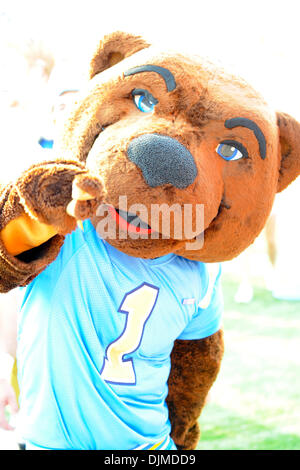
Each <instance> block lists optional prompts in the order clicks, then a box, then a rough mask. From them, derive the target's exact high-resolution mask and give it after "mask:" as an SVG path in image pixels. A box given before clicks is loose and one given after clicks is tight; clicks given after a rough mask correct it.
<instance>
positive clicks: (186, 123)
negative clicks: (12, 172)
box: [0, 33, 300, 449]
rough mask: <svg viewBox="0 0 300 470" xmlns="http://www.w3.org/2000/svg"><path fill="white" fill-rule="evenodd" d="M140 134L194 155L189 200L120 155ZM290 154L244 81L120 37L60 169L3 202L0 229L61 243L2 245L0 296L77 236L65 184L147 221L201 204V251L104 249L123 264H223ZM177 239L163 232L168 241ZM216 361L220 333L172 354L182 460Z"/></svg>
mask: <svg viewBox="0 0 300 470" xmlns="http://www.w3.org/2000/svg"><path fill="white" fill-rule="evenodd" d="M145 64H152V65H153V64H154V65H158V66H160V67H164V68H167V69H169V70H170V71H171V72H172V74H173V75H174V77H175V79H176V84H177V86H176V88H175V89H174V90H172V91H171V92H167V90H166V84H165V82H164V81H163V79H162V77H161V76H159V75H158V74H157V73H155V72H147V73H139V74H136V75H131V76H126V77H125V76H124V73H125V72H126V71H128V70H129V69H130V68H132V67H137V66H139V65H145ZM134 88H144V89H147V90H149V91H150V92H151V93H152V94H153V96H154V97H155V98H156V99H157V100H158V104H157V106H156V108H155V112H154V113H153V114H150V115H148V114H146V115H144V114H143V113H141V112H140V111H138V110H137V108H136V107H135V105H134V104H133V101H132V96H131V92H132V90H133V89H134ZM234 117H244V118H248V119H251V120H253V121H255V122H256V124H257V125H259V127H260V129H261V130H262V132H263V133H264V136H265V139H266V147H267V148H266V153H267V155H266V158H265V159H264V160H263V159H262V158H261V155H260V151H259V146H258V142H257V139H256V138H255V135H254V133H253V132H252V131H251V130H249V129H247V128H244V127H239V128H234V129H231V130H230V129H227V128H226V127H225V120H226V119H231V118H234ZM149 133H150V134H151V133H152V134H160V135H164V136H166V135H167V136H169V137H171V138H173V139H177V140H178V141H179V142H180V143H181V144H182V145H184V146H185V147H186V149H188V150H189V151H190V153H191V154H192V155H193V158H194V160H195V163H196V166H197V170H198V176H197V178H196V180H195V181H194V182H193V183H192V184H190V185H189V186H188V187H187V188H185V189H178V188H177V187H172V186H171V185H170V184H166V185H161V186H157V187H150V186H148V185H147V183H146V181H145V179H144V177H143V174H142V172H141V170H140V169H139V168H138V166H136V165H135V164H134V163H133V162H132V161H130V160H129V158H128V156H127V148H128V145H129V143H130V142H131V141H132V140H133V139H135V138H137V137H139V136H142V135H143V134H149ZM224 139H234V140H236V141H238V142H240V143H242V144H243V145H244V146H245V147H246V148H247V150H248V153H249V157H250V158H249V159H243V160H239V161H233V162H226V161H224V160H223V159H222V158H221V157H220V156H219V155H218V154H217V153H216V147H217V145H218V144H219V143H220V142H221V141H222V140H224ZM299 146H300V125H299V123H298V122H296V121H295V120H294V119H293V118H291V117H290V116H288V115H286V114H282V113H277V114H276V113H275V112H274V111H273V110H271V109H270V108H269V107H268V106H267V104H266V103H265V101H264V100H263V98H262V97H261V96H260V95H259V94H258V93H256V92H255V91H254V90H253V89H252V88H251V87H250V86H249V85H248V84H246V83H245V82H244V81H243V80H241V79H239V78H236V77H233V76H231V75H229V74H226V73H225V72H224V71H223V70H221V69H218V68H217V67H215V66H214V65H212V64H211V63H209V62H208V61H206V60H204V59H203V58H201V57H186V56H182V55H180V54H178V53H174V52H161V51H158V50H156V49H154V48H152V47H149V45H148V44H147V43H146V42H145V41H143V40H142V39H141V38H136V37H134V36H131V35H127V34H124V33H114V34H112V35H110V36H107V37H106V38H104V40H103V41H102V42H101V43H100V45H99V46H98V48H97V50H96V52H95V54H94V56H93V58H92V61H91V67H90V81H89V83H88V84H87V87H86V89H85V90H84V91H83V92H82V94H81V97H80V98H79V100H78V105H77V106H76V108H75V109H74V111H73V113H72V114H71V116H70V117H69V119H68V121H67V122H66V125H65V128H64V130H63V134H62V138H61V141H60V145H59V148H60V153H59V154H60V155H61V156H62V157H63V158H64V160H60V161H57V162H48V163H43V164H40V165H36V166H34V167H32V168H31V169H29V170H28V171H27V172H25V173H24V174H23V176H22V177H21V179H20V180H19V181H17V183H16V184H15V185H13V186H10V187H7V188H5V189H4V190H3V191H2V196H1V201H0V209H1V212H0V229H3V228H4V227H6V226H7V224H8V223H9V222H10V221H12V220H14V219H16V218H17V217H19V216H20V214H22V212H23V211H25V212H28V213H30V214H31V215H32V216H33V217H36V218H38V220H40V221H41V222H46V223H48V224H51V225H52V226H54V227H56V229H57V232H58V234H59V235H57V236H56V237H54V238H53V239H51V240H49V241H48V242H46V243H45V244H43V245H41V247H38V248H37V249H36V250H37V251H36V250H31V252H29V253H22V255H21V256H19V257H18V258H16V257H12V256H10V255H9V254H8V253H7V251H6V249H5V247H4V245H3V244H2V245H1V247H0V285H1V289H2V291H6V290H9V289H10V288H13V287H15V286H16V285H20V284H26V283H28V282H30V280H31V279H33V277H34V276H36V275H37V274H39V272H40V271H41V270H42V269H44V268H45V267H46V266H47V264H49V263H50V262H51V261H52V260H53V259H54V258H55V256H56V255H57V254H58V252H59V249H60V247H61V244H62V243H63V236H64V235H65V234H66V233H67V232H69V231H71V230H73V229H74V227H75V219H73V218H72V217H70V216H69V215H67V213H66V208H67V207H68V204H69V202H70V200H71V199H72V184H73V180H74V178H77V180H78V181H80V186H81V189H83V190H84V191H87V192H88V193H90V194H91V195H92V196H93V197H94V198H96V202H97V204H98V203H99V202H100V201H102V200H104V201H105V202H107V203H109V204H112V205H113V206H115V207H118V196H119V195H126V196H127V199H128V205H131V204H133V203H142V204H144V205H145V206H146V207H147V208H148V209H149V208H150V206H151V204H153V203H158V204H162V203H167V204H169V205H171V204H173V203H175V202H176V203H180V204H181V205H183V204H186V203H190V204H192V205H193V207H195V205H196V204H200V203H201V204H204V207H205V214H204V228H205V231H204V246H203V248H202V249H201V250H198V251H192V250H187V249H186V241H188V240H178V239H176V238H175V236H174V237H173V238H172V237H171V239H164V238H163V236H162V233H160V238H159V239H157V240H153V239H148V240H145V239H137V240H133V239H126V240H124V239H120V238H117V239H116V240H114V239H109V240H108V241H109V243H111V244H112V245H114V246H115V247H116V248H118V249H119V250H121V251H124V252H125V253H127V254H128V255H132V256H137V257H142V258H154V257H157V256H162V255H164V254H166V253H170V252H174V253H176V254H178V255H181V256H183V257H186V258H189V259H194V260H198V261H203V262H216V261H224V260H228V259H231V258H233V257H235V256H237V255H238V254H239V253H241V252H242V251H243V250H244V249H245V248H247V247H248V246H249V245H250V244H251V243H252V242H253V240H254V239H255V238H256V236H257V235H258V234H259V232H260V231H261V230H262V228H263V226H264V225H265V223H266V220H267V217H268V215H269V213H270V211H271V207H272V203H273V200H274V196H275V193H276V191H277V190H278V191H281V190H283V189H284V188H285V187H286V186H287V185H288V184H289V183H290V182H291V181H292V180H293V179H295V178H296V177H297V175H298V174H299V172H300V158H299ZM102 187H103V188H104V190H103V191H102ZM95 209H96V204H95V203H92V202H91V201H85V202H83V203H82V202H81V203H78V205H77V206H76V210H75V213H74V215H75V217H77V218H82V219H83V218H86V217H91V218H92V221H93V223H94V224H96V223H97V222H98V221H99V219H98V218H96V216H95ZM193 223H194V219H193ZM150 225H151V224H150ZM175 228H176V227H175V226H174V225H173V226H171V233H175ZM158 230H160V226H159V227H158ZM0 241H1V240H0ZM222 354H223V339H222V333H221V332H219V333H216V334H215V335H213V336H211V337H210V338H206V339H203V340H198V341H177V342H176V343H175V345H174V350H173V352H172V368H171V373H170V378H169V396H168V406H169V410H170V419H171V423H172V436H173V438H174V440H175V442H176V444H177V445H178V446H179V447H180V448H184V449H192V448H195V446H196V444H197V441H198V438H199V429H198V424H197V419H198V416H199V414H200V412H201V409H202V407H203V405H204V403H205V399H206V396H207V393H208V390H209V388H210V387H211V385H212V383H213V382H214V380H215V378H216V376H217V373H218V370H219V367H220V362H221V358H222Z"/></svg>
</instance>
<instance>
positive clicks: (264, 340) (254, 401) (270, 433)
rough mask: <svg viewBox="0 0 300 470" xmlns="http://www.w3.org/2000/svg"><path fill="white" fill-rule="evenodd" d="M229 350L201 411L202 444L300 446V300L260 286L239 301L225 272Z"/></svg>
mask: <svg viewBox="0 0 300 470" xmlns="http://www.w3.org/2000/svg"><path fill="white" fill-rule="evenodd" d="M223 287H224V299H225V315H224V337H225V355H224V359H223V363H222V367H221V371H220V374H219V376H218V378H217V381H216V382H215V384H214V386H213V388H212V390H211V394H210V398H209V402H208V404H207V405H206V407H205V409H204V410H203V412H202V415H201V417H200V426H201V440H200V442H199V445H198V449H207V450H211V449H219V450H220V449H224V450H228V449H232V450H238V449H240V450H245V449H251V450H254V449H255V450H296V449H297V450H300V302H287V301H278V300H275V299H273V297H272V295H271V294H270V293H269V292H268V291H266V290H265V289H263V288H261V287H259V286H254V298H253V301H252V302H251V303H249V304H237V303H235V301H234V294H235V292H236V290H237V287H238V284H237V282H236V281H235V280H234V279H233V278H232V277H230V275H228V274H227V275H224V280H223Z"/></svg>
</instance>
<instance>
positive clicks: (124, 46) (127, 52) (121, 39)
mask: <svg viewBox="0 0 300 470" xmlns="http://www.w3.org/2000/svg"><path fill="white" fill-rule="evenodd" d="M149 46H150V44H148V43H147V42H146V41H145V40H144V39H143V38H141V37H140V36H134V35H132V34H128V33H123V32H121V31H116V32H115V33H112V34H109V35H107V36H104V38H103V39H102V41H100V43H99V44H98V47H97V49H96V51H95V53H94V55H93V57H92V60H91V62H90V71H89V78H90V79H91V78H93V77H94V76H95V75H96V74H97V73H100V72H103V70H105V69H108V68H109V67H112V66H113V65H115V64H117V63H118V62H121V60H123V59H125V58H126V57H129V56H131V55H132V54H135V53H136V52H138V51H140V50H141V49H146V48H147V47H149Z"/></svg>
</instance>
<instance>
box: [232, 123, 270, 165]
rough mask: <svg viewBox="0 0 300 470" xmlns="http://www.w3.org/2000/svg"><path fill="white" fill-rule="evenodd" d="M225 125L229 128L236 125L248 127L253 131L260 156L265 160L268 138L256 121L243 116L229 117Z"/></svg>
mask: <svg viewBox="0 0 300 470" xmlns="http://www.w3.org/2000/svg"><path fill="white" fill-rule="evenodd" d="M225 127H227V129H233V128H234V127H247V128H248V129H250V130H251V131H253V132H254V135H255V137H256V139H257V141H258V145H259V152H260V156H261V158H262V159H263V160H264V159H265V158H266V147H267V145H266V139H265V136H264V134H263V133H262V131H261V130H260V128H259V127H258V125H257V124H256V123H255V122H254V121H251V119H247V118H242V117H237V118H232V119H227V120H226V121H225Z"/></svg>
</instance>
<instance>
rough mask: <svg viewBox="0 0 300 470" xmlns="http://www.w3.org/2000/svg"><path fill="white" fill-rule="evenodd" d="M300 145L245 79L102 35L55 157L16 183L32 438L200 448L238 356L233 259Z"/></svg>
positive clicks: (7, 251) (12, 207)
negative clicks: (228, 346) (226, 356)
mask: <svg viewBox="0 0 300 470" xmlns="http://www.w3.org/2000/svg"><path fill="white" fill-rule="evenodd" d="M299 154H300V124H298V122H297V121H296V120H295V119H293V118H292V117H290V116H289V115H287V114H283V113H281V112H274V111H273V110H272V109H270V108H269V107H268V105H267V104H266V103H265V101H264V100H263V98H262V97H261V96H260V95H259V94H258V93H257V92H256V91H255V90H253V89H252V88H251V87H250V86H249V85H248V84H247V83H246V82H244V81H243V80H242V79H240V78H237V77H234V76H232V75H230V74H228V73H226V72H225V71H224V70H223V69H221V68H218V67H216V66H215V65H213V64H212V63H210V62H209V61H207V60H206V59H203V58H201V57H198V56H186V55H182V54H178V53H174V52H172V51H171V52H169V51H161V50H159V49H158V48H156V47H154V46H151V45H149V44H148V43H147V42H146V41H145V40H143V39H142V38H141V37H138V36H134V35H131V34H127V33H126V34H125V33H121V32H116V33H113V34H110V35H108V36H106V37H104V39H103V40H102V41H101V42H100V44H99V45H98V47H97V49H96V50H95V53H94V55H93V57H92V58H91V61H90V70H89V80H88V81H87V85H86V87H85V88H84V90H82V91H81V92H80V94H79V97H78V99H77V102H76V103H75V105H74V108H72V110H71V112H70V115H69V117H68V120H67V121H66V123H65V125H64V127H63V132H62V135H61V138H60V139H59V140H58V141H57V147H56V152H55V158H54V157H53V160H51V161H44V162H41V163H38V164H34V165H33V166H31V167H30V168H29V169H28V170H27V171H25V172H24V173H22V174H21V175H20V177H19V178H18V179H17V180H16V181H14V182H13V183H11V184H7V185H6V186H5V187H2V188H1V198H0V208H1V209H0V235H1V237H0V238H1V239H0V243H1V245H0V277H1V279H0V285H1V291H2V292H7V291H9V290H11V289H13V288H15V287H17V286H21V290H22V291H24V292H23V299H22V305H21V306H20V309H21V310H20V321H19V326H18V328H19V334H18V373H19V380H20V389H21V397H20V400H21V417H22V420H23V421H24V426H23V428H22V430H21V432H22V435H23V438H24V439H25V441H26V443H27V446H28V448H33V449H34V448H41V449H176V448H177V449H195V448H196V445H197V442H198V439H199V435H200V431H199V427H198V418H199V415H200V412H201V410H202V408H203V406H204V404H205V400H206V397H207V393H208V391H209V389H210V387H211V386H212V384H213V382H214V381H215V379H216V376H217V374H218V371H219V368H220V364H221V360H222V355H223V339H222V323H221V313H222V296H221V289H220V281H219V279H220V266H219V262H222V261H225V260H230V259H232V258H234V257H235V256H237V255H238V254H239V253H241V252H242V251H243V250H244V249H246V248H247V247H248V246H249V245H250V244H251V243H252V242H253V241H254V239H255V238H256V237H257V235H258V234H259V233H260V231H261V230H262V228H263V227H264V225H265V223H266V220H267V218H268V215H269V214H270V211H271V208H272V203H273V200H274V197H275V194H276V192H278V191H282V190H283V189H284V188H285V187H286V186H287V185H288V184H289V183H291V182H292V181H293V180H294V179H295V178H296V177H297V176H298V175H299V172H300V157H299ZM157 208H158V209H159V210H157ZM166 208H167V209H169V212H168V210H167V211H165V212H164V210H163V209H166ZM154 209H156V212H155V211H154ZM150 214H151V217H150V216H149V215H150ZM166 214H167V215H169V217H167V219H168V223H166Z"/></svg>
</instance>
